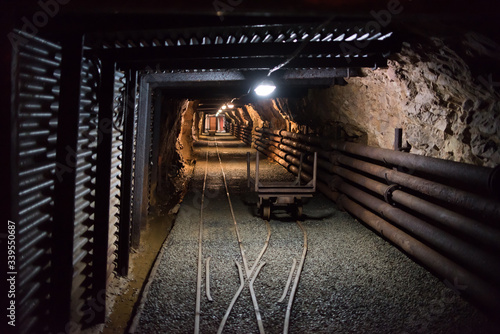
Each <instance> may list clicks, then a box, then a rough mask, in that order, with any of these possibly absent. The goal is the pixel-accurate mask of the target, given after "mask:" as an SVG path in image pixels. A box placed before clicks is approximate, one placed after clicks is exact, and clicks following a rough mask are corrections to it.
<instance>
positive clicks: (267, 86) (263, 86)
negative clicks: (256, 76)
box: [254, 79, 276, 96]
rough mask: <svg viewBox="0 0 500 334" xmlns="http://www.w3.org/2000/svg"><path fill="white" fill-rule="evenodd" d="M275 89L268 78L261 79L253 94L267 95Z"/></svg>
mask: <svg viewBox="0 0 500 334" xmlns="http://www.w3.org/2000/svg"><path fill="white" fill-rule="evenodd" d="M275 89H276V85H275V84H274V82H272V81H271V80H269V79H265V80H264V81H262V82H261V83H260V84H259V85H258V86H257V87H255V89H254V91H255V94H257V95H259V96H268V95H270V94H271V93H272V92H274V90H275Z"/></svg>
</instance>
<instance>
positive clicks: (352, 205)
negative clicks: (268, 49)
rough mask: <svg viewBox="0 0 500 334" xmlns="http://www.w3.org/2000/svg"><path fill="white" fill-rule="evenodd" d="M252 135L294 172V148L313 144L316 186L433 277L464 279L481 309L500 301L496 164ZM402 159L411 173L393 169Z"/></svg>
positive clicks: (274, 133) (264, 132) (276, 134)
mask: <svg viewBox="0 0 500 334" xmlns="http://www.w3.org/2000/svg"><path fill="white" fill-rule="evenodd" d="M253 143H254V145H255V148H256V149H257V150H258V151H260V152H262V153H264V154H265V155H267V156H269V157H270V158H272V159H274V160H275V161H277V162H278V163H280V164H281V165H283V166H284V167H285V168H287V170H289V171H290V172H292V173H294V174H298V173H299V168H298V166H299V163H300V159H299V157H300V154H301V153H303V154H305V155H306V156H307V154H311V153H312V152H315V151H316V152H318V157H319V159H318V166H319V168H320V169H319V170H318V174H317V175H318V189H319V190H320V191H321V192H322V193H323V194H325V195H326V196H327V197H328V198H330V199H331V200H333V201H334V202H336V203H337V204H338V205H339V206H340V207H341V208H342V209H344V210H346V211H348V212H350V213H351V214H353V215H354V216H356V217H357V218H359V219H360V220H362V221H363V222H365V223H366V224H367V225H369V226H370V227H371V228H373V229H374V230H376V231H377V232H378V233H380V234H381V235H382V236H384V237H385V238H387V239H389V240H390V241H391V242H393V243H394V244H395V245H396V246H398V247H399V248H401V249H402V250H403V251H405V252H406V253H407V254H409V255H410V256H412V257H413V258H414V259H415V260H417V261H418V262H419V263H420V264H422V265H424V266H425V267H427V268H428V269H429V270H430V271H432V272H433V273H434V274H436V275H437V276H439V277H440V278H442V279H445V280H447V281H449V282H455V283H456V282H459V284H462V285H464V286H467V288H466V289H465V290H464V291H463V292H464V295H465V296H466V297H467V298H469V299H470V300H472V301H473V302H474V303H475V304H476V305H478V306H479V307H481V308H482V309H483V310H484V311H485V312H486V313H489V314H490V315H493V314H494V313H495V312H496V311H497V310H498V309H500V257H499V256H498V254H499V252H500V243H499V242H498V241H499V240H500V225H499V222H500V201H499V200H498V198H495V197H494V196H495V195H494V194H495V189H496V188H495V186H494V185H495V184H498V182H499V181H498V177H499V173H498V167H497V168H495V169H491V168H485V167H477V166H472V165H466V164H461V163H456V162H451V161H446V160H440V159H435V158H428V157H423V156H418V155H414V154H410V153H405V152H397V151H391V150H385V149H378V148H372V147H368V146H364V145H359V144H352V143H341V142H334V141H331V140H329V139H325V138H320V137H312V136H307V135H302V134H298V133H292V132H288V131H284V130H271V129H267V128H256V129H255V132H254V134H253ZM351 144H352V145H351ZM310 159H311V157H307V158H306V159H305V161H306V162H305V163H303V167H302V175H301V176H302V177H303V178H304V179H306V180H309V179H310V178H311V174H312V164H310V163H308V162H307V161H308V160H309V162H310V161H311V160H310ZM401 167H406V168H410V169H412V171H415V172H414V175H410V174H408V173H405V172H401V171H399V170H398V169H401ZM468 175H470V179H469V178H468V177H467V176H468ZM443 182H446V183H447V184H453V186H450V185H447V184H443ZM474 183H475V184H476V187H475V188H474V189H473V190H474V192H472V191H471V189H472V187H471V185H473V184H474ZM484 194H487V195H486V196H485V195H484Z"/></svg>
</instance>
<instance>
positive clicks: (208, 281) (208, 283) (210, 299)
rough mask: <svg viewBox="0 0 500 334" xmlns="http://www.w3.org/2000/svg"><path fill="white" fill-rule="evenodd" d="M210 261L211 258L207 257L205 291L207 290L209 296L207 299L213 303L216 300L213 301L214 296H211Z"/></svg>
mask: <svg viewBox="0 0 500 334" xmlns="http://www.w3.org/2000/svg"><path fill="white" fill-rule="evenodd" d="M210 259H211V257H210V256H209V257H207V260H206V268H205V269H206V270H205V278H206V282H205V290H206V294H207V299H208V301H209V302H213V301H214V300H213V299H212V295H211V294H210Z"/></svg>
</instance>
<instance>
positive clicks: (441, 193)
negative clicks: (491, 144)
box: [331, 154, 500, 225]
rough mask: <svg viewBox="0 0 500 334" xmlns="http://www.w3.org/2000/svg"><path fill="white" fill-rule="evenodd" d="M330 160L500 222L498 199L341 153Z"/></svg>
mask: <svg viewBox="0 0 500 334" xmlns="http://www.w3.org/2000/svg"><path fill="white" fill-rule="evenodd" d="M331 160H332V162H333V163H336V162H337V163H340V164H342V165H345V166H349V167H352V168H355V169H357V170H360V171H363V172H365V173H368V174H371V175H374V176H377V177H379V178H381V179H386V180H387V181H389V182H393V183H397V184H399V185H402V186H405V187H407V188H410V189H413V190H416V191H418V192H420V193H422V194H425V195H429V196H431V197H434V198H436V199H439V200H442V201H445V202H447V203H450V204H453V205H456V206H458V207H461V208H465V209H468V210H471V211H474V212H476V213H477V214H478V215H479V216H480V217H482V218H486V219H490V220H492V221H493V222H496V223H497V225H498V222H500V205H499V203H498V201H494V200H492V199H489V198H485V197H482V196H479V195H476V194H472V193H469V192H466V191H463V190H460V189H456V188H453V187H450V186H446V185H443V184H440V183H436V182H433V181H429V180H426V179H423V178H421V177H416V176H413V175H409V174H405V173H401V172H398V171H396V170H393V169H389V168H385V167H382V166H378V165H375V164H372V163H369V162H366V161H362V160H359V159H355V158H351V157H347V156H345V155H341V154H333V155H332V158H331Z"/></svg>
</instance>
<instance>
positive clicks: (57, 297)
mask: <svg viewBox="0 0 500 334" xmlns="http://www.w3.org/2000/svg"><path fill="white" fill-rule="evenodd" d="M82 57H83V36H82V35H77V36H74V35H70V36H66V37H65V38H64V40H63V42H62V60H61V91H60V102H59V116H58V122H57V146H56V173H55V174H56V179H55V181H56V182H55V186H54V187H55V189H54V229H53V232H52V241H53V244H52V274H51V276H52V277H51V294H50V296H51V299H52V300H51V302H50V305H51V309H50V314H51V329H52V331H53V332H56V333H59V332H65V331H66V329H67V328H66V327H67V326H68V325H70V324H71V311H72V310H71V291H72V283H73V238H74V228H75V189H76V164H77V156H76V151H77V143H78V128H79V126H78V125H79V119H80V86H81V71H82Z"/></svg>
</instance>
